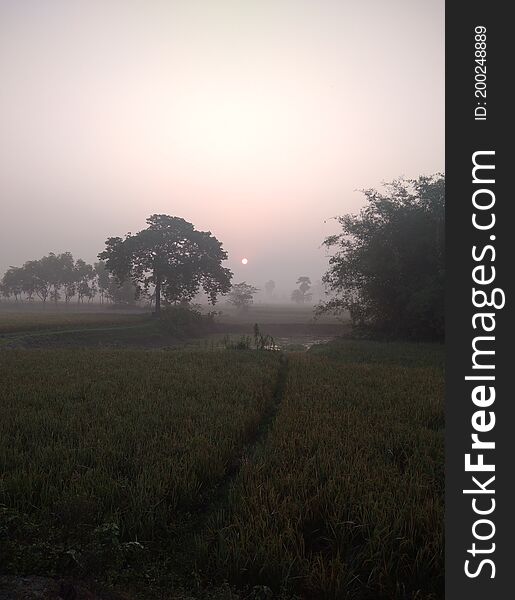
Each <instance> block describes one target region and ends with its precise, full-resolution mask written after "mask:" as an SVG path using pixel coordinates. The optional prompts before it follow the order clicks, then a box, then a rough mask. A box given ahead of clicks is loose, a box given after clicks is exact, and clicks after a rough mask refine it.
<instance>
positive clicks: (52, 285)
mask: <svg viewBox="0 0 515 600" xmlns="http://www.w3.org/2000/svg"><path fill="white" fill-rule="evenodd" d="M37 262H38V263H39V277H40V279H41V280H42V281H44V282H45V286H46V287H47V288H48V295H49V296H50V299H51V300H53V301H54V302H55V303H56V304H57V302H58V301H59V299H60V297H61V294H60V289H61V285H62V283H63V269H62V263H61V260H60V257H59V256H57V255H56V254H54V253H53V252H50V254H48V256H43V258H40V259H39V261H37Z"/></svg>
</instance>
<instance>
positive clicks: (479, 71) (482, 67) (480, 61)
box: [474, 25, 486, 121]
mask: <svg viewBox="0 0 515 600" xmlns="http://www.w3.org/2000/svg"><path fill="white" fill-rule="evenodd" d="M474 32H475V36H474V40H475V44H474V49H475V52H474V57H475V62H474V96H475V99H476V106H475V108H474V120H475V121H486V27H484V26H483V25H478V26H476V27H475V29H474Z"/></svg>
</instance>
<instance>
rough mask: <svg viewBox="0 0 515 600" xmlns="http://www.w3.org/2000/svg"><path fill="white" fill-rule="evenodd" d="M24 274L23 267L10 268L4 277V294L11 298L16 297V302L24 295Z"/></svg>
mask: <svg viewBox="0 0 515 600" xmlns="http://www.w3.org/2000/svg"><path fill="white" fill-rule="evenodd" d="M23 282H24V273H23V269H22V268H21V267H9V268H8V269H7V271H6V272H5V274H4V276H3V277H2V294H3V295H4V297H6V298H9V297H10V296H14V300H15V301H16V302H18V301H19V300H21V296H22V294H23Z"/></svg>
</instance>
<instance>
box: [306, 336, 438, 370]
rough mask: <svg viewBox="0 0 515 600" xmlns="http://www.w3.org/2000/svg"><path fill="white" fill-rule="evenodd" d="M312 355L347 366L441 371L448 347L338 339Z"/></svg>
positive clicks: (318, 348) (322, 346)
mask: <svg viewBox="0 0 515 600" xmlns="http://www.w3.org/2000/svg"><path fill="white" fill-rule="evenodd" d="M309 352H310V354H313V355H317V356H325V357H328V358H332V359H335V360H338V361H341V362H345V363H364V364H374V365H400V366H405V367H425V366H434V367H438V368H441V369H443V367H444V363H445V346H444V345H443V344H431V343H422V342H421V343H415V342H376V341H373V340H353V339H348V338H336V339H335V340H333V341H331V342H329V343H327V344H315V345H314V346H312V347H311V348H310V350H309Z"/></svg>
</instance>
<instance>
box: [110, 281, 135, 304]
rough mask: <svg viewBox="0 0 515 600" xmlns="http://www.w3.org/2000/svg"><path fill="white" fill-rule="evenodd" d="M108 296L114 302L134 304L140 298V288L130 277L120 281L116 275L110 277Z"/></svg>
mask: <svg viewBox="0 0 515 600" xmlns="http://www.w3.org/2000/svg"><path fill="white" fill-rule="evenodd" d="M107 296H108V298H109V299H110V300H111V302H113V303H114V304H127V305H129V306H132V305H133V304H135V303H136V300H137V298H138V289H137V287H136V286H135V285H134V283H133V282H132V281H131V280H130V279H126V280H125V281H124V282H123V283H120V282H119V281H118V280H117V279H116V277H110V278H109V285H108V288H107Z"/></svg>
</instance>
